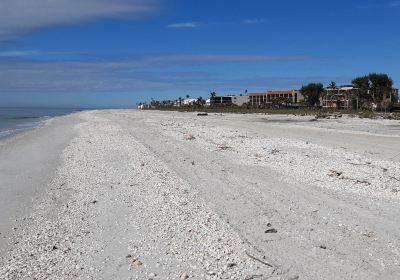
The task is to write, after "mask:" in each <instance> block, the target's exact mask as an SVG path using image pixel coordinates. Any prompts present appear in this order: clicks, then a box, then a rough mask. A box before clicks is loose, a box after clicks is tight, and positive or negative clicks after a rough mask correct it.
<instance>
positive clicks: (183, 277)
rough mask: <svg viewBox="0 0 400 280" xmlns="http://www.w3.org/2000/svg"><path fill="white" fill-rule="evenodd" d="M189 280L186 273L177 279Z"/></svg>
mask: <svg viewBox="0 0 400 280" xmlns="http://www.w3.org/2000/svg"><path fill="white" fill-rule="evenodd" d="M186 279H189V275H187V274H186V273H182V275H181V277H179V280H186Z"/></svg>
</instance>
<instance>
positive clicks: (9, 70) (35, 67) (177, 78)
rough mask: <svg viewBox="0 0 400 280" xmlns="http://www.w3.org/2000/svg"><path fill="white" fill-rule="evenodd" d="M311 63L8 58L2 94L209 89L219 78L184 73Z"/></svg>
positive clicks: (1, 64)
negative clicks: (221, 67)
mask: <svg viewBox="0 0 400 280" xmlns="http://www.w3.org/2000/svg"><path fill="white" fill-rule="evenodd" d="M308 59H312V57H308V56H297V55H283V56H268V55H233V54H229V55H226V54H164V55H143V56H136V57H131V58H130V59H124V60H122V59H110V60H104V59H103V60H101V61H97V60H85V61H75V60H71V61H68V60H67V61H58V60H57V61H43V60H40V61H33V60H30V59H23V58H21V59H18V60H9V59H8V57H6V56H3V59H1V57H0V90H1V91H3V92H77V91H79V92H82V91H90V92H104V91H113V92H115V91H133V90H143V89H151V90H154V89H168V88H182V87H190V85H195V84H199V85H200V84H202V86H201V87H200V88H201V89H204V88H205V87H206V86H207V84H210V83H212V82H211V80H214V82H215V75H214V76H212V77H211V76H209V77H206V75H205V74H204V73H193V74H190V75H188V74H186V75H183V74H182V73H184V72H185V71H184V70H185V69H187V67H188V66H192V65H199V64H204V65H214V64H225V63H268V62H272V61H299V60H308ZM176 67H182V69H183V70H182V72H179V73H177V72H175V71H176V70H173V71H172V72H170V70H172V69H176ZM189 68H190V67H189ZM146 69H147V70H146ZM149 69H151V71H149ZM154 69H158V70H154ZM188 72H190V70H189V71H188Z"/></svg>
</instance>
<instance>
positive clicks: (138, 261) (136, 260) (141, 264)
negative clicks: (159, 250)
mask: <svg viewBox="0 0 400 280" xmlns="http://www.w3.org/2000/svg"><path fill="white" fill-rule="evenodd" d="M131 264H132V266H134V267H141V266H143V262H141V261H140V260H138V259H136V258H132V261H131Z"/></svg>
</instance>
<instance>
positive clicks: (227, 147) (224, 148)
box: [218, 145, 231, 151]
mask: <svg viewBox="0 0 400 280" xmlns="http://www.w3.org/2000/svg"><path fill="white" fill-rule="evenodd" d="M218 149H219V150H220V151H226V150H228V149H231V147H229V146H226V145H218Z"/></svg>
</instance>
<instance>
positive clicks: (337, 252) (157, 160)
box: [0, 110, 400, 280]
mask: <svg viewBox="0 0 400 280" xmlns="http://www.w3.org/2000/svg"><path fill="white" fill-rule="evenodd" d="M399 143H400V121H393V120H370V119H359V118H350V117H347V116H343V117H341V118H338V119H318V120H314V117H312V116H286V115H262V114H254V115H251V114H249V115H240V114H209V115H208V116H197V114H196V113H179V112H159V111H137V110H99V111H86V112H80V113H75V114H71V115H67V116H62V117H56V118H53V119H51V120H49V121H47V123H46V124H44V125H43V126H41V127H39V128H37V129H35V130H32V131H29V132H27V133H24V134H20V135H17V136H14V137H12V138H9V139H6V140H2V141H0V191H1V196H0V279H247V280H250V279H286V280H295V279H400V251H399V248H400V226H399V225H400V207H399V205H400V165H399V162H400V146H399Z"/></svg>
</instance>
